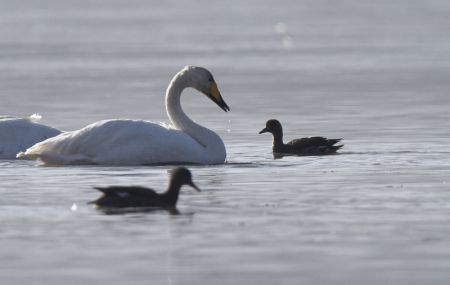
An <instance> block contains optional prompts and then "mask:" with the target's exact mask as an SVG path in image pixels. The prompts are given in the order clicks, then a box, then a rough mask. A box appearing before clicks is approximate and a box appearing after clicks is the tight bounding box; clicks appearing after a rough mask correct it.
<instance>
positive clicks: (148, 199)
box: [91, 186, 178, 208]
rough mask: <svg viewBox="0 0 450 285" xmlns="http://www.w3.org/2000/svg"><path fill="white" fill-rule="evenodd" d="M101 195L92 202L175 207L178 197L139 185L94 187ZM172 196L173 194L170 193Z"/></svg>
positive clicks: (112, 205) (106, 205)
mask: <svg viewBox="0 0 450 285" xmlns="http://www.w3.org/2000/svg"><path fill="white" fill-rule="evenodd" d="M94 188H95V189H97V190H99V191H101V192H102V193H103V196H102V197H100V198H98V199H97V200H95V201H92V202H91V203H92V204H95V205H97V206H99V207H114V208H130V207H161V208H170V207H175V204H176V200H177V198H178V197H170V196H169V195H168V193H167V192H166V193H162V194H158V193H156V192H155V191H154V190H153V189H150V188H145V187H139V186H129V187H122V186H111V187H94ZM172 196H174V195H172Z"/></svg>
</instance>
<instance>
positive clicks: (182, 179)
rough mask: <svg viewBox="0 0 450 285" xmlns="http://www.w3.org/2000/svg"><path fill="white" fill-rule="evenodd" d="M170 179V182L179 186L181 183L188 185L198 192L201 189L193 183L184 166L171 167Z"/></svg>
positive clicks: (189, 173)
mask: <svg viewBox="0 0 450 285" xmlns="http://www.w3.org/2000/svg"><path fill="white" fill-rule="evenodd" d="M170 180H171V183H173V184H176V185H179V186H180V187H181V186H183V185H189V186H191V187H192V188H194V189H195V190H197V191H199V192H200V191H201V190H200V188H198V187H197V185H195V184H194V182H193V181H192V174H191V172H190V171H189V169H187V168H185V167H177V168H175V169H173V170H172V174H171V178H170Z"/></svg>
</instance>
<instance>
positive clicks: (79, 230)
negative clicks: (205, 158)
mask: <svg viewBox="0 0 450 285" xmlns="http://www.w3.org/2000/svg"><path fill="white" fill-rule="evenodd" d="M243 2H244V1H237V0H236V1H222V2H217V1H206V0H204V1H203V0H202V1H189V2H188V1H144V0H142V1H135V0H133V1H118V0H115V1H88V0H82V1H80V0H77V1H59V0H45V1H15V0H9V1H8V0H2V1H0V101H1V104H0V114H1V115H15V116H21V117H26V116H29V115H31V114H33V113H36V112H37V113H40V114H41V115H43V117H44V119H43V123H45V124H48V125H51V126H54V127H57V128H60V129H63V130H74V129H78V128H81V127H83V126H85V125H87V124H89V123H92V122H94V121H97V120H101V119H111V118H138V119H147V120H152V121H163V122H168V119H167V118H166V115H165V110H164V92H165V89H166V88H167V85H168V82H169V81H170V79H171V77H172V76H173V75H174V74H175V73H176V72H177V71H178V70H179V69H181V68H182V67H183V66H184V65H187V64H193V65H199V66H205V67H207V68H209V69H210V70H211V71H212V72H213V74H214V76H215V78H216V81H217V82H218V86H219V89H220V90H221V92H222V95H223V97H224V99H225V100H226V101H227V103H228V105H229V106H230V107H231V112H230V113H224V112H222V111H221V110H220V109H219V108H218V107H217V106H215V105H214V104H213V103H212V102H209V101H208V99H207V98H205V97H204V96H198V95H197V94H195V92H194V91H190V90H188V91H186V94H184V96H183V100H182V101H183V106H184V108H185V111H186V112H187V113H188V114H189V115H190V116H191V117H192V118H194V119H195V120H196V121H198V122H200V123H201V124H203V125H205V126H207V127H209V128H211V129H213V130H215V131H216V132H217V133H218V134H219V135H220V136H221V137H222V138H223V140H224V142H225V144H226V147H227V152H228V158H227V160H228V163H227V164H225V165H217V166H195V167H190V168H191V170H192V172H193V175H194V181H195V182H196V183H197V185H198V186H199V187H200V188H202V190H203V192H201V193H197V192H195V191H193V190H191V189H189V188H186V189H183V191H182V193H181V197H180V200H179V207H178V208H179V211H180V212H181V214H180V215H170V214H169V213H168V212H165V211H156V212H150V213H130V214H125V215H106V214H105V213H103V212H100V211H98V210H96V209H94V208H92V207H91V206H90V205H87V204H86V202H88V201H90V200H93V199H95V198H96V197H98V193H97V192H96V191H94V190H93V189H92V186H99V185H112V184H117V185H130V184H133V185H143V186H149V187H153V188H155V189H156V190H158V191H162V190H164V188H165V186H166V183H167V176H168V172H167V171H168V170H169V169H170V166H164V167H101V166H95V167H94V166H83V167H81V166H77V167H39V166H37V165H36V163H35V162H32V161H0V195H1V199H0V221H1V227H0V245H1V246H0V256H1V259H0V260H1V261H0V283H1V284H14V285H15V284H55V285H56V284H58V285H59V284H448V282H449V281H448V280H449V279H450V225H449V221H450V218H449V217H450V215H449V214H450V191H449V184H448V183H450V181H449V179H450V178H449V169H450V158H449V154H450V143H449V142H450V133H449V128H450V120H449V115H448V114H449V113H448V110H449V107H450V97H449V96H450V94H449V93H450V92H449V91H450V80H449V78H450V35H449V29H448V27H450V17H448V15H449V13H450V3H449V2H448V1H444V0H442V1H441V0H435V1H428V0H423V1H422V0H394V1H392V0H380V1H371V0H346V1H331V0H330V1H325V0H319V1H318V0H301V1H287V0H285V1H280V0H276V1H275V0H273V1H271V0H264V1H246V2H245V3H243ZM269 118H277V119H279V120H280V121H281V122H282V123H283V125H284V128H285V136H286V139H292V138H297V137H301V136H313V135H323V136H327V137H331V138H344V143H345V147H344V148H343V149H342V151H341V154H340V155H336V156H328V157H287V158H284V159H280V160H273V159H272V156H271V153H270V144H271V138H270V136H269V135H267V134H264V135H258V134H257V133H258V131H259V130H261V129H262V128H263V127H264V124H265V121H266V120H267V119H269Z"/></svg>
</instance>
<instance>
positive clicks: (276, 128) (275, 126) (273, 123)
mask: <svg viewBox="0 0 450 285" xmlns="http://www.w3.org/2000/svg"><path fill="white" fill-rule="evenodd" d="M259 133H260V134H262V133H272V134H273V135H277V134H282V133H283V127H282V126H281V123H280V122H279V121H278V120H275V119H270V120H268V121H267V122H266V127H265V128H264V129H262V130H261V131H260V132H259Z"/></svg>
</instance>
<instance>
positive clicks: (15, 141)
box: [0, 114, 61, 159]
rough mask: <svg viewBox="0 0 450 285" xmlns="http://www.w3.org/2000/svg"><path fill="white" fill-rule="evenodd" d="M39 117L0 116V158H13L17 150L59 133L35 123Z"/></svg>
mask: <svg viewBox="0 0 450 285" xmlns="http://www.w3.org/2000/svg"><path fill="white" fill-rule="evenodd" d="M40 118H41V117H40V116H39V115H37V114H34V115H32V116H30V118H26V119H22V118H15V117H10V116H0V159H15V158H16V154H17V153H18V152H20V151H24V150H26V149H27V148H29V147H30V146H32V145H34V144H36V143H38V142H40V141H43V140H46V139H48V138H51V137H54V136H56V135H58V134H60V133H61V131H59V130H57V129H55V128H51V127H48V126H45V125H42V124H38V123H36V121H37V120H39V119H40Z"/></svg>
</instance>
